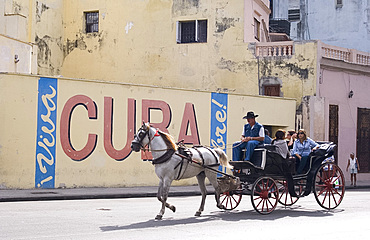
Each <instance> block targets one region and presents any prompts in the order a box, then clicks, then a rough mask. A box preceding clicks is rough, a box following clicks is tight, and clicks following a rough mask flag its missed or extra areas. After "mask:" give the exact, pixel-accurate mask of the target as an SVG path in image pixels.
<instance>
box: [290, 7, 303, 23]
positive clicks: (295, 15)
mask: <svg viewBox="0 0 370 240" xmlns="http://www.w3.org/2000/svg"><path fill="white" fill-rule="evenodd" d="M288 20H289V21H299V20H301V10H300V9H289V10H288Z"/></svg>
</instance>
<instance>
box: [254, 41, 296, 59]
mask: <svg viewBox="0 0 370 240" xmlns="http://www.w3.org/2000/svg"><path fill="white" fill-rule="evenodd" d="M292 55H293V41H287V42H263V43H256V56H257V57H282V56H292Z"/></svg>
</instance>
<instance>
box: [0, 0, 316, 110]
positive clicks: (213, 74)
mask: <svg viewBox="0 0 370 240" xmlns="http://www.w3.org/2000/svg"><path fill="white" fill-rule="evenodd" d="M5 3H6V5H7V6H8V5H9V6H13V10H12V11H13V12H16V11H17V9H19V8H20V9H21V11H20V14H22V16H24V17H22V18H24V19H25V21H24V24H23V25H25V24H26V25H25V26H23V27H22V29H26V30H27V31H28V34H26V35H28V38H29V39H31V40H30V41H31V43H32V42H34V43H35V44H36V45H37V49H35V50H37V64H38V69H37V73H38V74H41V75H47V76H57V77H59V76H64V77H71V78H83V79H100V80H105V81H112V82H121V83H135V84H149V85H156V86H162V87H179V88H186V89H196V90H205V91H222V92H226V93H237V94H248V95H258V94H260V87H262V86H259V84H260V81H259V78H260V79H261V78H264V77H277V78H279V79H281V81H282V89H281V90H282V92H283V95H282V96H284V97H289V98H295V99H297V105H299V104H300V102H301V98H302V97H303V96H309V95H313V94H315V93H316V87H315V85H316V79H317V73H316V72H317V69H318V68H317V43H316V42H314V41H312V42H302V43H299V42H295V43H294V49H293V52H294V53H293V55H292V56H289V57H270V58H259V59H257V58H256V57H255V55H254V51H255V49H254V47H255V46H254V45H253V44H251V42H254V41H256V40H255V39H254V37H253V36H254V30H253V24H254V23H253V19H254V18H255V17H256V15H258V16H259V20H261V27H262V19H265V22H266V27H267V28H268V17H267V16H268V11H269V9H268V6H266V5H268V1H265V0H263V1H262V0H244V1H232V2H230V1H227V0H221V1H217V2H215V1H211V0H206V1H178V0H151V1H149V0H143V1H129V0H125V1H109V0H76V1H66V0H64V1H63V0H42V1H35V0H24V1H17V2H16V4H15V5H14V1H12V0H7V1H5ZM5 3H4V4H5ZM18 5H19V6H21V7H17V6H18ZM30 6H32V7H30ZM8 8H10V9H12V8H11V7H8ZM88 11H99V32H98V33H88V34H87V33H86V32H85V20H84V12H88ZM259 14H261V15H259ZM1 19H6V17H2V18H0V20H1ZM202 19H207V20H208V26H207V27H208V31H207V35H208V36H207V42H206V43H191V44H178V43H177V42H176V26H177V22H178V21H185V20H202ZM2 21H5V20H2ZM4 31H5V30H4ZM261 34H262V29H261ZM262 40H263V39H262ZM7 72H12V70H9V71H7Z"/></svg>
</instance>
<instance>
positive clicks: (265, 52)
mask: <svg viewBox="0 0 370 240" xmlns="http://www.w3.org/2000/svg"><path fill="white" fill-rule="evenodd" d="M319 43H320V44H319V46H321V50H322V52H321V55H322V57H324V58H329V59H335V60H339V61H344V62H348V63H353V64H359V65H366V66H369V65H370V53H367V52H361V51H358V50H356V49H348V48H342V47H337V46H332V45H328V44H325V43H322V42H319ZM293 54H294V51H293V41H284V42H257V43H255V55H256V57H284V56H286V57H288V56H292V55H293Z"/></svg>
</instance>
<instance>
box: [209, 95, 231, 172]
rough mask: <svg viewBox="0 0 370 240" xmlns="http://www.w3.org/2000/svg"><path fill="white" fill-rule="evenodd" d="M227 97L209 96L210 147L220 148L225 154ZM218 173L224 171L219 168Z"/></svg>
mask: <svg viewBox="0 0 370 240" xmlns="http://www.w3.org/2000/svg"><path fill="white" fill-rule="evenodd" d="M227 104H228V95H227V94H225V93H212V95H211V139H210V142H211V146H212V147H219V148H222V149H223V150H224V151H225V152H226V145H227V107H228V105H227ZM219 170H220V171H226V169H222V166H220V168H219Z"/></svg>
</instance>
